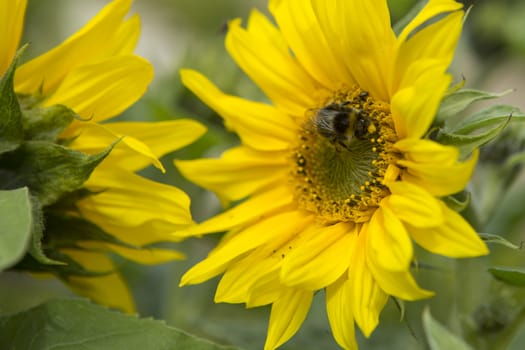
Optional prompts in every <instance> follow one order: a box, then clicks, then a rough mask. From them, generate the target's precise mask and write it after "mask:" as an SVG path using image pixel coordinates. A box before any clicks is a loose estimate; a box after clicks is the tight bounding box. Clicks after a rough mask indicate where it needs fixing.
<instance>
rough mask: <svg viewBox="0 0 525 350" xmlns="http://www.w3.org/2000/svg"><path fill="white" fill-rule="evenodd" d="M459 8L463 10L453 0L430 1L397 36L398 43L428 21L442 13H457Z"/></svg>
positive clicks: (461, 6)
mask: <svg viewBox="0 0 525 350" xmlns="http://www.w3.org/2000/svg"><path fill="white" fill-rule="evenodd" d="M461 8H463V5H462V4H460V3H458V2H456V1H454V0H430V1H429V2H428V3H427V4H426V6H425V7H423V9H422V10H421V11H420V12H419V13H418V14H417V16H416V17H414V19H413V20H412V21H410V23H409V24H408V25H407V26H406V27H405V28H404V29H403V31H402V32H401V34H400V35H399V42H400V43H402V42H404V41H405V40H406V39H407V37H408V36H409V35H410V34H412V33H413V32H414V30H416V29H417V28H418V27H419V26H421V25H422V24H424V23H425V22H427V21H428V20H430V19H432V18H435V17H436V16H438V15H440V14H442V13H447V12H453V11H457V10H459V9H461Z"/></svg>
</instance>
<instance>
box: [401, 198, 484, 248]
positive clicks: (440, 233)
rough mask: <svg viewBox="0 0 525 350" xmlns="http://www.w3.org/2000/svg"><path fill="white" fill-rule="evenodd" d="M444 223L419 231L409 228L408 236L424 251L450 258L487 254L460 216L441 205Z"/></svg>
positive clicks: (481, 243) (477, 236)
mask: <svg viewBox="0 0 525 350" xmlns="http://www.w3.org/2000/svg"><path fill="white" fill-rule="evenodd" d="M441 207H442V211H443V213H444V218H445V222H444V223H443V225H440V226H437V227H432V228H426V229H419V228H416V227H412V228H409V232H410V235H411V236H412V238H413V239H414V241H416V242H417V243H418V244H419V245H420V246H422V247H423V248H425V249H426V250H428V251H430V252H432V253H436V254H441V255H444V256H448V257H451V258H462V257H473V256H480V255H485V254H488V253H489V251H488V249H487V246H486V245H485V243H483V241H482V240H481V238H480V237H479V235H478V234H477V233H476V231H474V229H473V228H472V227H471V226H470V225H469V224H468V222H467V221H465V219H463V217H461V215H459V214H458V213H456V212H455V211H453V210H452V209H450V208H449V207H447V206H446V205H445V204H444V203H441Z"/></svg>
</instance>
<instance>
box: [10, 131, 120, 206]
mask: <svg viewBox="0 0 525 350" xmlns="http://www.w3.org/2000/svg"><path fill="white" fill-rule="evenodd" d="M112 148H113V145H111V146H109V147H108V148H107V149H106V150H105V151H103V152H101V153H98V154H94V155H86V154H84V153H82V152H79V151H75V150H72V149H69V148H67V147H64V146H61V145H57V144H54V143H50V142H45V141H27V142H25V143H24V144H23V145H22V146H20V147H19V148H18V149H16V150H15V151H13V152H10V153H7V154H4V155H3V157H2V158H0V161H1V164H2V166H3V167H5V168H6V169H4V170H3V171H2V172H0V184H3V185H4V186H7V187H8V188H11V187H13V186H14V187H15V188H16V187H21V186H28V187H29V189H30V190H31V193H32V194H33V195H36V196H37V197H38V199H39V201H40V203H41V205H42V206H43V207H44V206H47V205H50V204H53V203H55V202H56V201H57V200H58V199H59V198H60V197H61V196H63V195H64V194H66V193H69V192H73V191H75V190H77V189H78V188H80V187H81V186H82V184H83V183H84V182H85V181H86V180H87V179H88V177H89V176H90V175H91V173H92V172H93V170H94V169H95V167H96V166H97V165H98V164H99V163H100V162H101V161H102V160H103V159H104V158H105V157H106V156H107V155H108V154H109V152H110V151H111V149H112Z"/></svg>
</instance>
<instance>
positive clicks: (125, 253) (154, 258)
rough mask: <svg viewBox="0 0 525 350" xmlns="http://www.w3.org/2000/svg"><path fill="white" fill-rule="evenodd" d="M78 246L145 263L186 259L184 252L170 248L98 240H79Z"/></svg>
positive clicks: (154, 263) (153, 263)
mask: <svg viewBox="0 0 525 350" xmlns="http://www.w3.org/2000/svg"><path fill="white" fill-rule="evenodd" d="M78 246H79V247H82V248H86V249H90V250H101V251H108V252H113V253H116V254H118V255H120V256H122V257H124V258H126V259H128V260H132V261H134V262H137V263H140V264H144V265H156V264H163V263H167V262H170V261H173V260H182V259H184V254H182V253H180V252H178V251H176V250H168V249H159V248H141V247H137V248H130V247H123V246H120V245H115V244H110V243H104V242H98V241H97V242H95V241H89V242H79V243H78Z"/></svg>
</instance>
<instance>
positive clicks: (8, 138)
mask: <svg viewBox="0 0 525 350" xmlns="http://www.w3.org/2000/svg"><path fill="white" fill-rule="evenodd" d="M17 62H18V56H17V57H16V58H15V59H14V60H13V62H12V63H11V66H10V67H9V68H8V70H7V71H6V72H5V73H4V75H3V76H2V79H0V154H2V153H4V152H9V151H12V150H14V149H16V148H17V147H18V146H19V145H20V143H21V142H22V138H23V135H24V132H23V129H22V112H21V111H20V106H19V105H18V99H17V97H16V94H15V91H14V90H13V78H14V75H15V68H16V64H17Z"/></svg>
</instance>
